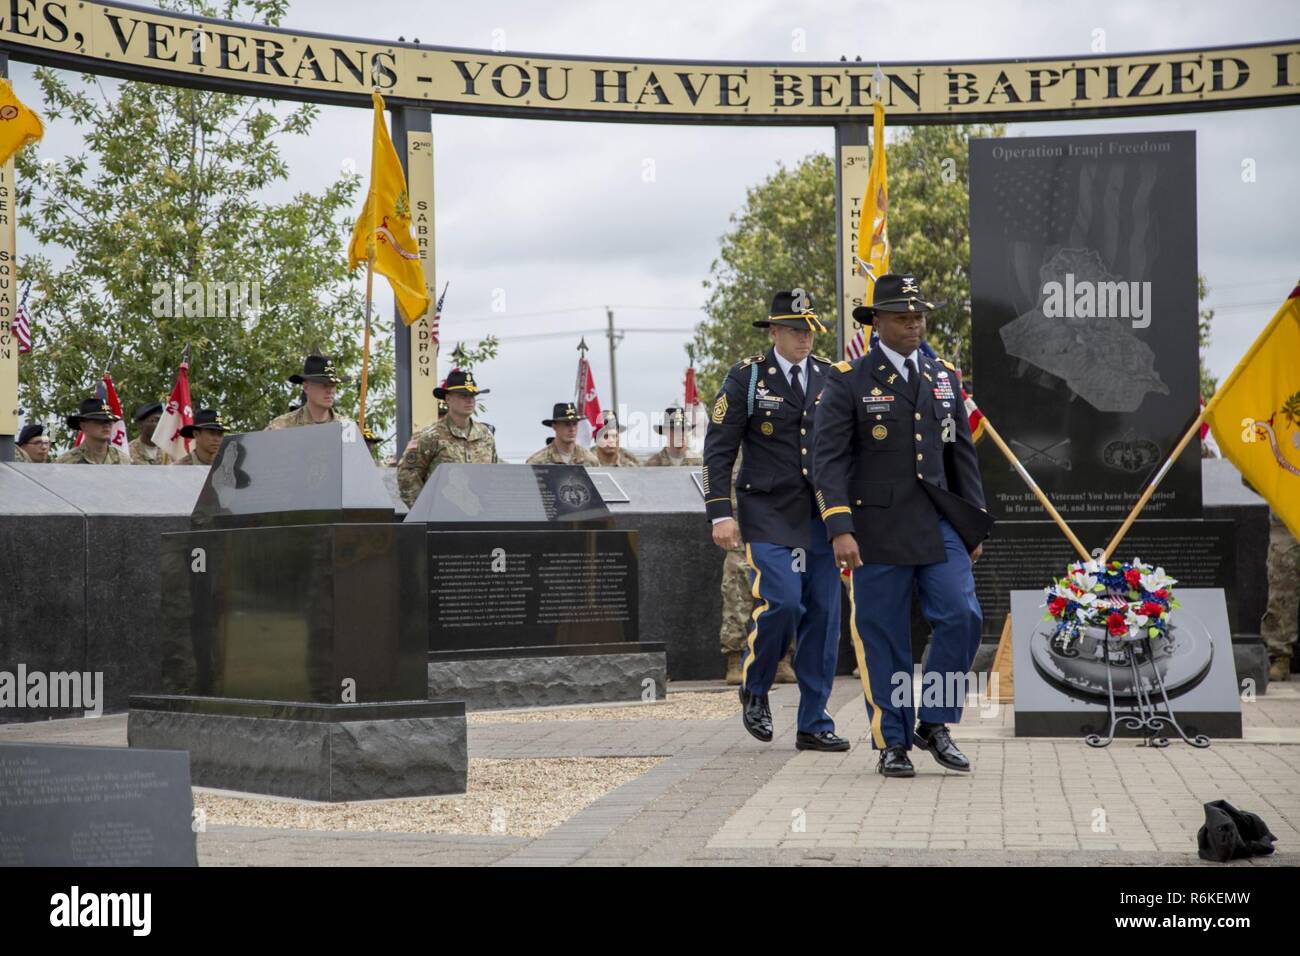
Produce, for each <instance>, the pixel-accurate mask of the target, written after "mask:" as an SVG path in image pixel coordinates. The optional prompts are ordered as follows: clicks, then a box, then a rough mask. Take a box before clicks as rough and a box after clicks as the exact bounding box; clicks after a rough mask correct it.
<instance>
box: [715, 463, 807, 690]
mask: <svg viewBox="0 0 1300 956" xmlns="http://www.w3.org/2000/svg"><path fill="white" fill-rule="evenodd" d="M744 457H745V456H744V452H743V451H742V452H740V453H738V454H737V455H736V464H735V466H734V467H733V468H732V469H731V507H732V514H736V513H738V511H739V508H738V506H737V505H736V476H737V475H739V474H740V463H741V461H743V460H744ZM741 535H742V537H743V535H744V529H743V528H742V529H741ZM753 586H754V582H753V579H752V578H751V576H750V573H749V565H747V564H746V563H745V545H744V543H743V541H742V543H741V545H740V547H739V548H730V549H728V550H727V553H726V556H725V557H724V558H723V559H722V627H721V628H720V629H719V631H718V643H719V644H720V645H721V647H722V653H723V655H724V656H725V657H726V659H727V676H726V681H727V683H728V684H731V685H732V686H739V684H740V652H741V648H743V647H744V646H745V637H746V635H747V634H748V631H749V617H750V615H751V614H753V613H754V593H753ZM796 682H797V678H796V677H795V673H794V647H793V645H792V646H791V647H790V649H789V650H788V651H787V652H786V655H785V657H783V658H782V659H781V661H780V663H778V664H777V665H776V683H778V684H794V683H796Z"/></svg>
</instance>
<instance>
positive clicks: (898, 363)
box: [880, 342, 921, 382]
mask: <svg viewBox="0 0 1300 956" xmlns="http://www.w3.org/2000/svg"><path fill="white" fill-rule="evenodd" d="M880 351H882V352H884V353H885V357H886V358H888V359H889V361H891V362H893V363H894V368H896V369H898V374H899V375H901V376H903V381H905V382H906V381H907V365H906V364H905V363H906V362H907V360H908V359H911V360H912V364H913V365H915V366H916V369H917V371H918V372H919V371H920V370H921V359H920V358H919V355H920V351H921V350H920V349H912V354H911V355H900V354H898V353H897V352H895V351H894V350H893V349H891V348H890V347H889V346H888V345H886V344H885V343H884V342H881V343H880Z"/></svg>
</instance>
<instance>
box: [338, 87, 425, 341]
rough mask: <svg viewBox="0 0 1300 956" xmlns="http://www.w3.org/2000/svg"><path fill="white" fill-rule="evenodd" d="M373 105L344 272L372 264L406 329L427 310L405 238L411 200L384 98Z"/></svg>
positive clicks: (416, 261)
mask: <svg viewBox="0 0 1300 956" xmlns="http://www.w3.org/2000/svg"><path fill="white" fill-rule="evenodd" d="M373 99H374V103H375V133H374V145H373V147H372V150H371V158H370V191H369V192H368V193H366V204H365V207H364V208H363V209H362V210H361V215H360V216H358V217H357V224H356V225H355V226H354V227H353V228H352V241H351V242H350V243H349V244H348V268H349V269H355V268H356V267H357V266H358V265H360V264H361V263H363V262H367V261H369V262H372V263H373V268H374V271H375V272H378V273H379V274H380V275H382V276H387V277H388V283H389V285H391V286H392V287H393V296H394V297H395V298H396V299H397V307H398V308H399V309H400V310H401V313H402V319H403V320H404V321H405V322H406V324H407V325H410V324H411V323H413V322H414V321H415V320H416V319H418V318H419V317H420V316H422V315H424V313H425V312H427V311H428V309H429V286H428V283H427V282H425V278H424V266H423V265H421V264H420V250H419V248H418V246H417V245H416V243H415V239H414V238H413V237H412V235H411V201H410V197H409V196H408V194H407V191H406V177H405V176H404V175H403V174H402V164H401V163H400V162H398V159H397V150H395V149H393V141H392V139H390V138H389V136H388V124H387V123H386V122H385V121H384V98H383V97H382V96H380V95H379V94H378V93H374V94H373Z"/></svg>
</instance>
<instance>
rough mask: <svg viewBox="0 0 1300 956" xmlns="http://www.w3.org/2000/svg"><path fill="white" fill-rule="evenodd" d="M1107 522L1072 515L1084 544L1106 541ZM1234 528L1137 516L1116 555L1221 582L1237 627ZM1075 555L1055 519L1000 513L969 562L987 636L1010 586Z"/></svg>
mask: <svg viewBox="0 0 1300 956" xmlns="http://www.w3.org/2000/svg"><path fill="white" fill-rule="evenodd" d="M1110 526H1111V523H1110V522H1108V521H1077V520H1076V521H1071V522H1070V527H1071V528H1072V529H1073V530H1074V533H1075V534H1076V535H1078V536H1079V539H1080V540H1081V541H1083V542H1084V545H1085V547H1088V546H1090V543H1092V542H1100V543H1104V542H1105V541H1106V540H1107V538H1106V532H1107V531H1108V530H1109V528H1110ZM1235 535H1236V528H1235V526H1234V524H1233V522H1231V521H1196V520H1172V521H1137V522H1134V524H1133V527H1132V528H1131V529H1130V530H1129V532H1128V534H1127V535H1125V537H1124V540H1123V541H1121V542H1120V546H1119V548H1118V551H1117V553H1116V554H1115V558H1116V559H1117V560H1122V561H1131V560H1132V559H1133V558H1134V557H1138V558H1141V559H1142V560H1143V562H1145V563H1147V564H1151V565H1155V566H1159V567H1163V568H1164V569H1165V571H1166V572H1168V573H1169V574H1170V575H1172V576H1173V577H1175V578H1177V579H1178V582H1179V585H1178V586H1179V587H1180V588H1183V587H1198V588H1205V587H1217V588H1223V589H1224V590H1225V591H1226V592H1227V594H1228V608H1229V611H1228V617H1229V621H1230V623H1231V625H1232V632H1233V633H1235V632H1237V630H1238V626H1237V625H1238V618H1237V615H1236V613H1235V610H1236V598H1237V587H1238V581H1239V579H1240V574H1239V572H1240V569H1239V567H1238V565H1237V563H1236V539H1235ZM1100 543H1099V544H1097V546H1098V547H1100V546H1101V544H1100ZM1077 560H1079V556H1078V553H1077V552H1076V551H1075V550H1074V548H1073V547H1072V546H1071V545H1070V542H1069V541H1067V540H1066V538H1065V536H1064V535H1063V534H1061V530H1060V528H1058V527H1057V526H1056V525H1055V524H1054V523H1053V522H1050V521H999V522H998V524H997V527H996V528H995V529H994V533H993V536H992V537H991V538H989V540H987V541H985V542H984V554H983V556H982V557H981V558H980V560H979V561H978V562H976V564H975V594H976V596H977V597H978V598H979V602H980V607H981V609H982V610H983V612H984V636H985V638H986V639H990V640H996V639H997V638H998V636H999V635H1001V633H1002V625H1003V623H1004V622H1005V620H1006V615H1007V611H1008V610H1009V603H1008V601H1009V595H1010V594H1011V592H1012V591H1019V590H1026V589H1030V590H1032V589H1034V588H1045V587H1047V586H1048V585H1049V584H1051V583H1052V582H1053V581H1055V580H1056V579H1057V578H1060V577H1061V576H1062V575H1064V574H1065V569H1066V567H1067V565H1069V564H1070V563H1071V562H1073V561H1077ZM1255 625H1256V627H1257V626H1258V621H1256V622H1255Z"/></svg>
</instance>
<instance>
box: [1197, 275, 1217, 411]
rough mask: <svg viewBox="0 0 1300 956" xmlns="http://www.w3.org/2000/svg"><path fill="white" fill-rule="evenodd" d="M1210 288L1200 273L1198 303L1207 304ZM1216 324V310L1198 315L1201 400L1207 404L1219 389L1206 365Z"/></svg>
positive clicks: (1200, 312)
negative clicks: (1214, 324) (1212, 332)
mask: <svg viewBox="0 0 1300 956" xmlns="http://www.w3.org/2000/svg"><path fill="white" fill-rule="evenodd" d="M1209 291H1210V287H1209V286H1208V285H1206V282H1205V276H1203V275H1200V274H1199V273H1198V274H1197V276H1196V301H1197V302H1199V303H1204V302H1205V297H1206V295H1208V294H1209ZM1213 323H1214V310H1213V309H1206V308H1202V309H1201V310H1200V311H1199V312H1198V313H1197V323H1196V330H1197V336H1198V339H1199V341H1200V346H1201V347H1200V356H1201V398H1203V399H1205V400H1206V401H1207V402H1208V401H1209V400H1210V396H1211V395H1213V394H1214V390H1215V389H1217V388H1218V387H1219V380H1218V378H1216V377H1215V376H1213V375H1211V374H1210V367H1209V366H1208V365H1206V364H1205V350H1206V349H1208V348H1209V347H1210V326H1211V325H1212V324H1213Z"/></svg>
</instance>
